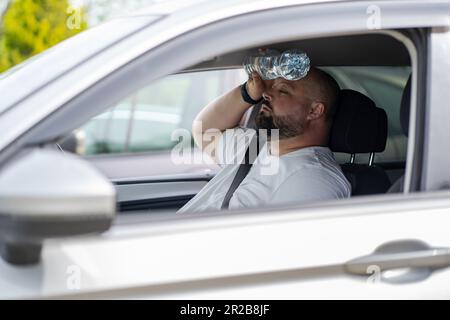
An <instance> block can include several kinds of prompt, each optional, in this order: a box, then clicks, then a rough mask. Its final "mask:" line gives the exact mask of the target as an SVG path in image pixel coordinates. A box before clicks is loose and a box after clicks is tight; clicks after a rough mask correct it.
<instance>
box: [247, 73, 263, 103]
mask: <svg viewBox="0 0 450 320" xmlns="http://www.w3.org/2000/svg"><path fill="white" fill-rule="evenodd" d="M266 85H267V84H266V81H263V79H261V77H260V76H259V74H258V73H257V72H253V73H252V74H250V75H249V77H248V81H247V92H248V94H249V96H250V98H252V99H253V100H255V101H258V100H259V99H261V97H262V94H263V92H264V90H265V87H266Z"/></svg>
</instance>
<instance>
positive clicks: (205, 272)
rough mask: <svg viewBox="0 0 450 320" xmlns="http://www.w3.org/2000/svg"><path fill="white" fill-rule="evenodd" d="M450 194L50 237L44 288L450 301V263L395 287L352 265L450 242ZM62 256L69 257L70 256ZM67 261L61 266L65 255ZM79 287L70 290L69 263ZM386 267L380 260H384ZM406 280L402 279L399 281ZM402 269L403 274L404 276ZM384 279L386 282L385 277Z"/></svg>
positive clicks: (127, 224) (125, 294)
mask: <svg viewBox="0 0 450 320" xmlns="http://www.w3.org/2000/svg"><path fill="white" fill-rule="evenodd" d="M449 196H450V194H449V193H448V192H441V193H436V194H428V195H414V196H402V195H392V196H389V197H387V196H377V197H371V198H370V199H369V198H367V197H361V198H359V199H358V200H355V199H353V200H351V201H350V200H348V201H340V202H330V203H326V204H324V205H323V206H322V207H321V208H317V207H316V208H314V207H310V208H308V207H305V208H298V209H295V208H293V209H288V210H279V211H276V210H266V211H265V212H253V213H251V212H250V213H248V212H247V213H240V214H239V213H236V214H233V213H230V214H229V215H227V216H224V215H216V216H214V215H212V216H203V217H190V218H189V219H184V218H182V217H181V218H180V217H178V218H171V219H166V220H164V219H161V217H159V218H156V217H154V220H153V222H150V220H147V221H146V223H143V221H140V219H139V218H137V217H131V218H130V219H131V220H127V219H126V218H123V219H124V220H122V221H118V223H117V224H116V225H115V226H114V227H113V228H112V229H111V231H110V232H108V233H107V234H105V235H104V236H103V237H101V238H99V237H97V238H91V239H89V238H86V239H84V240H80V239H78V240H77V241H74V240H70V239H68V240H67V241H63V242H61V241H58V242H56V241H55V242H51V241H49V243H48V245H47V246H46V249H45V251H44V255H43V262H44V264H45V265H46V266H48V268H46V272H51V274H52V277H49V278H45V277H44V279H43V285H42V289H43V294H45V295H51V296H52V297H58V298H59V297H72V298H189V299H192V298H207V299H211V298H220V299H229V298H233V299H241V298H243V299H258V298H265V299H279V298H286V299H292V298H293V299H299V298H430V297H434V298H448V297H449V293H448V290H447V289H446V288H448V286H449V284H450V283H449V280H448V279H450V278H449V277H448V275H449V272H450V269H440V270H437V271H435V272H432V273H431V274H430V276H429V277H427V278H425V279H422V280H421V281H420V282H410V283H403V284H395V285H394V284H391V283H386V282H385V281H384V280H382V279H381V282H380V281H378V280H380V279H378V277H377V275H376V274H375V275H374V274H373V269H370V270H369V269H368V270H367V277H364V276H356V275H352V274H349V273H347V272H346V264H347V263H348V262H349V261H351V260H353V259H355V258H359V257H361V256H365V255H368V254H371V253H372V252H373V251H374V250H375V249H376V248H377V247H379V246H380V245H383V244H385V243H387V242H390V241H396V240H405V239H415V240H420V241H423V242H426V243H428V244H429V245H430V246H432V247H440V248H448V247H450V240H449V238H448V227H447V225H448V223H449V221H450V216H449V215H448V212H447V211H448V210H447V208H448V205H449V200H448V199H449ZM61 252H64V255H63V256H61ZM56 259H59V263H55V260H56ZM71 265H75V266H78V268H79V270H80V277H81V279H82V280H81V285H80V288H79V290H76V291H73V290H68V289H67V288H66V287H65V281H64V279H66V277H67V274H66V273H65V271H66V268H67V266H71ZM375 267H376V266H375ZM399 277H400V278H399ZM401 277H402V275H397V279H400V280H401ZM377 279H378V280H377Z"/></svg>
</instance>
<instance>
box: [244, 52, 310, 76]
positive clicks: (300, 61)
mask: <svg viewBox="0 0 450 320" xmlns="http://www.w3.org/2000/svg"><path fill="white" fill-rule="evenodd" d="M310 64H311V62H310V60H309V57H308V55H307V54H306V53H305V52H303V51H301V50H286V51H284V52H283V53H280V52H278V51H276V50H270V49H268V50H263V51H260V52H259V54H258V55H252V56H248V57H246V58H245V60H244V69H245V71H246V72H247V74H251V73H252V72H257V73H258V74H259V75H260V76H261V78H262V79H263V80H273V79H276V78H279V77H283V78H284V79H286V80H299V79H302V78H304V77H305V76H306V75H307V74H308V71H309V69H310Z"/></svg>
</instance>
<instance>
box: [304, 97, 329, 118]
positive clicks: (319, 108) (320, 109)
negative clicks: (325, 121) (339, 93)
mask: <svg viewBox="0 0 450 320" xmlns="http://www.w3.org/2000/svg"><path fill="white" fill-rule="evenodd" d="M323 116H325V105H324V104H323V103H322V102H315V101H314V102H312V103H311V108H310V109H309V114H308V116H307V119H308V120H316V119H319V118H320V117H323Z"/></svg>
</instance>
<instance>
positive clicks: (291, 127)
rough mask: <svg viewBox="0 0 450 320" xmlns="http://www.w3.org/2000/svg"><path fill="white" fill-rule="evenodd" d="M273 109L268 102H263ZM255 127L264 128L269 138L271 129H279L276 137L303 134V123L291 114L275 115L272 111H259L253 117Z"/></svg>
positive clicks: (290, 136)
mask: <svg viewBox="0 0 450 320" xmlns="http://www.w3.org/2000/svg"><path fill="white" fill-rule="evenodd" d="M265 104H266V105H267V106H268V107H269V108H270V109H271V110H273V109H272V108H271V107H270V105H269V104H268V103H265ZM255 124H256V128H257V129H266V130H267V137H268V139H270V138H271V130H274V129H275V130H279V131H278V138H279V139H280V140H281V139H287V138H292V137H296V136H298V135H301V134H303V132H304V124H303V121H301V120H300V119H298V118H296V117H293V116H277V115H275V114H274V113H273V111H272V112H270V113H269V112H261V111H260V112H259V113H258V114H257V115H256V118H255Z"/></svg>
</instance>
